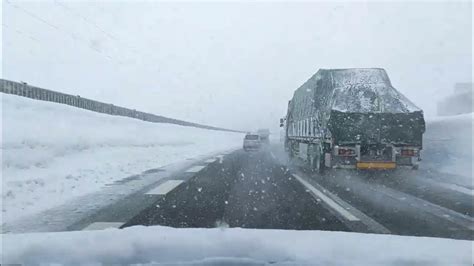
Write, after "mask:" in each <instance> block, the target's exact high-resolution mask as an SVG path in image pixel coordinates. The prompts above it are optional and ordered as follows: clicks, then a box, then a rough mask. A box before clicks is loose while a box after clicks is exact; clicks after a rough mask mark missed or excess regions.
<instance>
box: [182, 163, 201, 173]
mask: <svg viewBox="0 0 474 266" xmlns="http://www.w3.org/2000/svg"><path fill="white" fill-rule="evenodd" d="M204 167H206V166H205V165H195V166H193V167H191V168H189V169H188V170H186V173H197V172H199V171H201V170H202V169H204Z"/></svg>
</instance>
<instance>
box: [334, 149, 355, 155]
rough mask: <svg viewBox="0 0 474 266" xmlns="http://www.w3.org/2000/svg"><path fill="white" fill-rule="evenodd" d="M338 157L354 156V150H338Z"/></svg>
mask: <svg viewBox="0 0 474 266" xmlns="http://www.w3.org/2000/svg"><path fill="white" fill-rule="evenodd" d="M338 155H339V156H355V155H356V152H355V150H352V149H344V148H339V151H338Z"/></svg>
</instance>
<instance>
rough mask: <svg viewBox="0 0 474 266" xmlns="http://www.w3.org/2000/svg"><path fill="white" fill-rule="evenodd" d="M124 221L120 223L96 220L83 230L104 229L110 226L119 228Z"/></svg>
mask: <svg viewBox="0 0 474 266" xmlns="http://www.w3.org/2000/svg"><path fill="white" fill-rule="evenodd" d="M123 224H124V223H118V222H96V223H91V224H89V225H88V226H87V227H85V228H84V229H82V230H87V231H88V230H104V229H108V228H119V227H120V226H122V225H123Z"/></svg>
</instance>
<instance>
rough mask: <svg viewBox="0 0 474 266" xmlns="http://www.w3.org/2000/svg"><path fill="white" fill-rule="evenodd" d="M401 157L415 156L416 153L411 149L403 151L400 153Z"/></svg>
mask: <svg viewBox="0 0 474 266" xmlns="http://www.w3.org/2000/svg"><path fill="white" fill-rule="evenodd" d="M401 155H402V156H415V155H416V151H415V150H413V149H403V150H402V151H401Z"/></svg>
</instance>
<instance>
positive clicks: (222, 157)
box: [216, 155, 224, 163]
mask: <svg viewBox="0 0 474 266" xmlns="http://www.w3.org/2000/svg"><path fill="white" fill-rule="evenodd" d="M216 158H217V159H219V163H222V161H224V155H217V156H216Z"/></svg>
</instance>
